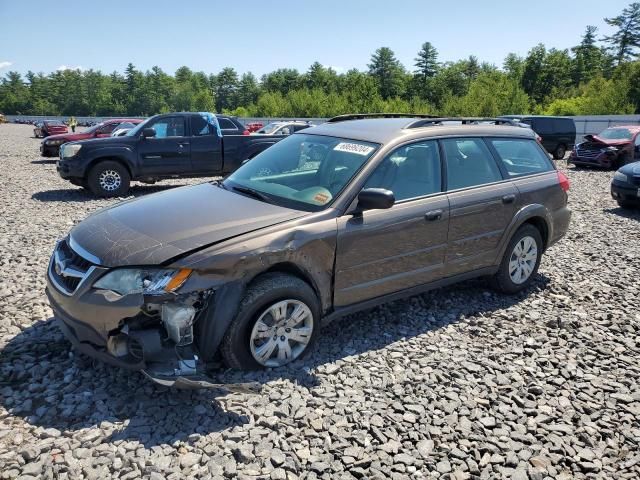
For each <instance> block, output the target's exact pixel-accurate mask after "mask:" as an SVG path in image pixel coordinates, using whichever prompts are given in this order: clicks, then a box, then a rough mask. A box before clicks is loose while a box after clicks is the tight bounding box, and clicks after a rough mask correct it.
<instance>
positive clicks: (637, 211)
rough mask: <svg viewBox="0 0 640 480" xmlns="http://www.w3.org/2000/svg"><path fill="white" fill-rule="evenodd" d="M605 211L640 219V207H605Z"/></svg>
mask: <svg viewBox="0 0 640 480" xmlns="http://www.w3.org/2000/svg"><path fill="white" fill-rule="evenodd" d="M603 212H604V213H608V214H611V215H618V216H619V217H624V218H632V219H634V220H640V207H637V208H633V209H632V208H622V207H616V208H605V209H604V210H603Z"/></svg>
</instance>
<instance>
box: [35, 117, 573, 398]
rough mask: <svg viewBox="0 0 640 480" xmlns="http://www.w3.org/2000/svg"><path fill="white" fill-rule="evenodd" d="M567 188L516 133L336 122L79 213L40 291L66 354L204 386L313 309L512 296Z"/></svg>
mask: <svg viewBox="0 0 640 480" xmlns="http://www.w3.org/2000/svg"><path fill="white" fill-rule="evenodd" d="M474 122H475V123H474ZM568 188H569V184H568V181H567V179H566V177H565V176H564V175H563V174H562V173H561V172H559V171H557V170H556V169H555V166H554V165H553V163H552V162H551V160H550V159H549V157H548V155H547V154H546V153H545V152H544V150H543V149H542V147H541V146H540V145H539V144H538V143H537V142H536V139H535V134H534V133H533V132H532V131H531V130H530V129H526V128H520V127H514V126H503V125H487V124H483V123H481V122H477V121H476V120H475V119H474V120H473V122H471V123H470V122H467V121H466V119H463V120H459V119H454V120H452V119H433V118H419V117H415V116H398V115H395V116H394V118H386V117H384V116H383V118H372V116H369V115H352V116H344V117H337V118H335V119H332V120H330V121H329V122H328V123H326V124H323V125H320V126H317V127H314V128H309V129H305V130H302V131H301V132H298V133H295V134H293V135H290V136H288V137H286V138H284V139H283V140H282V141H281V142H279V143H277V144H276V145H274V146H273V147H271V148H269V149H267V150H266V151H264V152H262V153H261V154H259V155H258V156H257V157H255V158H254V159H253V160H252V161H250V162H247V163H246V164H244V165H243V166H241V167H240V168H239V169H238V170H237V171H236V172H234V173H233V174H232V175H230V176H229V177H228V178H226V179H225V180H224V181H221V182H213V183H202V184H200V185H195V186H189V187H182V188H177V189H172V190H167V191H164V192H160V193H155V194H153V195H148V196H146V197H142V198H139V199H136V200H132V201H127V202H124V203H121V204H119V205H116V206H114V207H112V208H109V209H105V210H101V211H100V212H98V213H95V214H93V215H91V216H90V217H88V218H87V219H86V220H84V221H83V222H82V223H80V224H78V225H77V226H75V227H74V228H73V229H72V230H71V233H70V234H69V236H68V237H67V238H66V239H64V240H62V241H61V242H60V243H59V244H58V245H57V246H56V248H55V251H54V253H53V256H52V257H51V262H50V264H49V270H48V283H47V294H48V296H49V300H50V303H51V307H52V309H53V311H54V314H55V317H56V318H57V319H58V320H59V322H60V326H61V328H62V330H63V331H64V332H65V334H66V335H67V337H68V338H69V339H70V340H71V341H72V342H73V343H74V344H75V345H76V346H77V347H78V348H79V349H80V350H81V351H83V352H85V353H87V354H89V355H91V356H93V357H96V358H99V359H102V360H104V361H107V362H110V363H112V364H115V365H119V366H121V367H125V368H130V369H136V370H143V371H144V372H145V373H146V374H147V375H149V376H150V377H151V378H153V379H154V380H156V381H158V382H160V383H163V384H166V385H173V384H178V385H207V384H209V382H211V380H209V379H208V377H207V376H206V374H208V373H210V372H209V371H208V370H207V367H208V365H210V364H211V362H212V361H214V360H215V359H216V358H217V357H218V356H219V355H220V356H221V357H222V359H223V360H224V362H225V364H226V365H227V366H229V367H233V368H241V369H251V368H263V367H278V366H281V365H285V364H288V363H290V362H292V361H294V360H296V359H297V358H300V357H301V356H302V355H303V354H305V353H306V352H307V351H309V349H310V347H311V345H312V344H313V342H314V340H315V339H316V337H317V336H318V334H319V333H320V325H321V322H322V321H323V319H332V318H336V317H339V316H342V315H345V314H347V313H351V312H354V311H357V310H361V309H364V308H369V307H371V306H373V305H376V304H379V303H381V302H385V301H389V300H392V299H397V298H400V297H405V296H408V295H414V294H417V293H420V292H424V291H426V290H428V289H432V288H435V287H440V286H443V285H447V284H451V283H454V282H458V281H461V280H465V279H469V278H473V277H480V276H488V277H490V278H491V279H492V280H491V281H492V283H493V285H494V286H495V287H496V288H497V289H498V290H500V291H502V292H506V293H515V292H519V291H521V290H523V289H524V288H526V287H527V286H528V285H529V284H530V282H531V281H532V279H533V278H534V277H535V275H536V271H537V270H538V266H539V264H540V260H541V258H542V253H543V252H544V251H545V250H546V249H547V248H549V247H550V246H551V245H553V244H554V243H555V242H557V241H558V240H559V239H560V238H562V236H563V235H564V234H565V232H566V231H567V228H568V225H569V219H570V211H569V209H568V208H567V190H568Z"/></svg>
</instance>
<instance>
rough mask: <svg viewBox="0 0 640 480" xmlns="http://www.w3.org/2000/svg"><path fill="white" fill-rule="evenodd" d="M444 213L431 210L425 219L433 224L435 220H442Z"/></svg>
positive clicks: (425, 215)
mask: <svg viewBox="0 0 640 480" xmlns="http://www.w3.org/2000/svg"><path fill="white" fill-rule="evenodd" d="M443 213H444V212H443V211H442V210H430V211H428V212H427V213H425V214H424V218H425V220H427V221H428V222H433V221H435V220H440V219H441V218H442V214H443Z"/></svg>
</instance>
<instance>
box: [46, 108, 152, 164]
mask: <svg viewBox="0 0 640 480" xmlns="http://www.w3.org/2000/svg"><path fill="white" fill-rule="evenodd" d="M142 121H143V120H142V119H140V118H113V119H110V120H105V121H104V122H102V123H99V124H97V125H94V126H93V127H90V128H87V129H86V130H84V131H82V132H77V133H66V132H65V133H62V134H61V135H52V136H50V137H47V138H45V139H44V140H43V141H42V143H41V144H40V154H41V155H42V156H43V157H57V156H58V154H59V152H60V145H62V144H64V143H67V142H75V141H77V140H86V139H88V138H102V137H109V136H111V132H113V131H114V130H115V129H116V128H117V127H118V125H120V124H121V123H125V122H126V123H133V124H134V125H137V124H139V123H141V122H142Z"/></svg>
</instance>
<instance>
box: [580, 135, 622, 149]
mask: <svg viewBox="0 0 640 480" xmlns="http://www.w3.org/2000/svg"><path fill="white" fill-rule="evenodd" d="M584 139H585V140H586V141H588V142H592V143H601V144H602V145H608V146H612V147H616V146H620V145H628V144H629V143H631V140H610V139H607V138H600V137H599V136H597V135H585V136H584Z"/></svg>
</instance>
